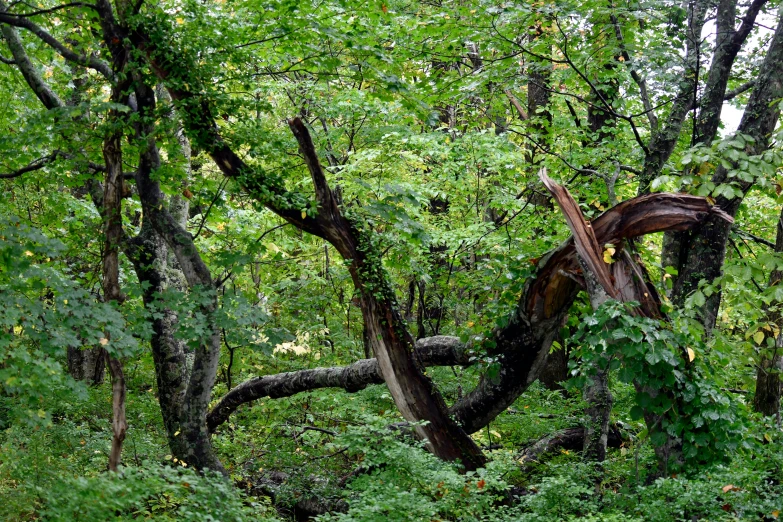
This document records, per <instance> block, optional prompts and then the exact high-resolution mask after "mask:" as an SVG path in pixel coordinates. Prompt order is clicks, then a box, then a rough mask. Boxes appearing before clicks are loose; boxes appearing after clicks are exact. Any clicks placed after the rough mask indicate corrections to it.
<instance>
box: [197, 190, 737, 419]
mask: <svg viewBox="0 0 783 522" xmlns="http://www.w3.org/2000/svg"><path fill="white" fill-rule="evenodd" d="M713 215H723V212H722V211H721V210H720V209H719V208H717V207H715V206H712V205H710V204H709V202H708V201H707V200H706V199H705V198H701V197H698V196H690V195H687V194H667V193H656V194H647V195H644V196H640V197H637V198H634V199H631V200H628V201H625V202H623V203H620V204H619V205H617V206H615V207H613V208H611V209H609V210H608V211H606V212H605V213H604V214H602V215H601V216H598V217H597V218H595V219H594V220H593V221H592V222H591V223H590V226H591V228H592V230H593V232H594V234H595V238H596V240H597V242H598V244H613V245H615V246H616V247H617V248H618V250H619V249H620V247H621V245H622V243H623V242H624V241H625V240H629V239H633V238H635V237H639V236H642V235H646V234H651V233H654V232H665V231H677V230H686V229H688V228H690V227H692V226H694V225H696V224H698V223H701V222H703V221H704V220H705V219H707V218H708V217H710V216H713ZM613 266H614V268H613V273H612V277H614V278H615V280H616V281H617V282H618V285H617V286H618V288H619V291H620V292H621V294H622V295H624V296H625V298H624V300H639V302H640V304H641V307H642V308H644V309H647V310H649V313H650V314H653V311H654V310H655V309H656V307H657V306H658V304H657V298H656V295H657V294H656V293H655V289H654V288H653V287H652V285H650V284H649V283H647V282H646V281H645V279H644V278H643V277H640V276H643V274H641V273H640V272H638V270H639V269H638V267H635V268H631V267H630V265H628V264H624V263H619V264H616V265H613ZM634 266H635V265H634ZM583 284H584V280H583V277H582V272H581V268H580V267H579V263H578V261H577V252H576V249H575V245H574V240H573V238H569V239H568V240H566V241H565V242H563V243H562V244H561V245H560V246H559V247H558V248H556V249H555V250H553V251H551V252H549V253H548V254H546V255H545V256H544V257H542V258H541V260H540V261H539V262H538V269H537V272H536V274H535V275H534V276H532V277H531V278H530V279H529V280H528V281H527V282H526V284H525V287H524V289H523V291H522V295H521V297H520V299H519V302H518V304H517V307H516V309H515V311H514V312H513V313H512V314H511V316H510V317H509V320H508V324H507V326H505V327H504V328H499V329H496V330H495V331H494V332H493V333H492V334H491V335H490V336H489V338H490V339H491V340H493V341H494V345H495V346H494V348H492V349H490V350H488V353H489V354H490V355H492V356H493V357H495V358H496V359H497V361H498V364H499V366H500V370H499V372H498V373H497V375H495V376H492V377H490V376H489V375H487V374H484V375H482V376H481V378H480V381H479V383H478V385H477V386H476V388H474V389H473V390H472V391H471V392H470V393H468V394H467V395H465V396H464V397H463V398H462V399H460V400H459V401H457V402H456V403H455V404H454V405H453V406H452V407H451V408H450V409H449V412H450V413H451V414H452V415H453V416H454V417H455V418H456V419H457V420H458V422H459V423H460V424H461V426H462V428H463V429H464V430H465V431H466V432H467V433H474V432H476V431H478V430H479V429H481V428H483V427H484V426H486V425H487V424H488V423H489V422H491V421H492V420H493V419H494V418H495V417H497V415H498V414H500V413H501V412H502V411H504V410H505V409H506V408H508V407H509V406H510V405H511V404H512V403H513V402H514V401H515V400H516V399H517V397H519V396H520V395H521V394H522V393H523V392H524V391H525V390H527V388H528V387H529V386H530V385H531V384H532V383H533V382H535V381H536V379H538V376H539V374H540V372H541V371H542V370H543V368H544V366H545V364H546V360H547V356H548V354H549V349H550V347H551V345H552V341H553V340H554V338H555V336H556V334H557V331H558V329H559V328H560V326H561V325H562V324H563V321H564V320H565V318H566V316H567V313H568V309H569V308H570V306H571V303H572V302H573V301H574V299H575V298H576V295H577V293H578V292H579V289H580V288H581V287H582V286H583ZM472 348H478V347H470V346H463V345H462V344H461V343H459V340H458V339H456V338H454V337H444V336H436V337H431V338H424V339H420V340H419V341H417V344H416V351H415V353H416V355H417V357H418V358H419V360H420V361H421V363H422V364H424V365H431V366H434V365H464V364H465V363H466V362H468V361H467V360H466V359H468V358H467V357H465V354H467V353H469V351H470V350H471V349H472ZM436 354H437V355H436ZM381 382H383V379H382V375H381V373H380V371H379V369H378V365H377V362H375V359H366V360H361V361H358V362H356V363H353V364H352V365H349V366H342V367H334V368H318V369H313V370H301V371H299V372H290V373H285V374H278V375H270V376H264V377H257V378H254V379H251V380H249V381H247V382H245V383H242V384H240V385H238V386H237V387H235V388H234V389H232V390H230V391H229V392H228V393H227V394H226V395H225V396H224V397H223V398H222V399H221V400H220V401H219V402H218V404H217V405H216V406H215V407H214V408H213V409H212V410H211V411H210V413H209V415H208V420H207V423H208V426H209V429H210V430H214V429H216V428H217V426H219V425H220V424H221V423H223V422H225V421H226V420H228V417H229V416H230V415H231V413H233V412H234V411H236V409H237V408H238V407H239V406H240V405H241V404H244V403H246V402H251V401H254V400H257V399H260V398H263V397H271V398H279V397H287V396H290V395H294V394H296V393H301V392H304V391H308V390H313V389H318V388H342V389H344V390H346V391H349V392H352V391H358V390H360V389H363V388H364V387H366V386H368V385H370V384H380V383H381Z"/></svg>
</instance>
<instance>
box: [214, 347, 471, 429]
mask: <svg viewBox="0 0 783 522" xmlns="http://www.w3.org/2000/svg"><path fill="white" fill-rule="evenodd" d="M416 355H417V357H418V359H419V361H420V362H421V363H422V364H424V365H425V366H452V365H460V366H468V365H470V364H473V361H471V359H470V356H469V354H468V350H467V349H466V347H465V345H464V344H463V343H462V342H460V340H459V339H458V338H457V337H448V336H443V335H438V336H435V337H427V338H424V339H420V340H418V341H417V342H416ZM383 382H384V380H383V376H382V375H381V370H380V368H379V366H378V361H377V360H376V359H362V360H359V361H356V362H355V363H353V364H350V365H348V366H337V367H334V368H315V369H312V370H299V371H296V372H287V373H279V374H276V375H266V376H264V377H256V378H254V379H250V380H249V381H245V382H243V383H242V384H240V385H239V386H237V387H235V388H233V389H232V390H230V391H229V392H228V393H227V394H226V395H224V396H223V398H222V399H220V401H219V402H218V403H217V405H215V407H214V408H212V410H211V411H210V412H209V415H208V416H207V426H208V427H209V431H215V429H216V428H217V427H218V426H220V425H221V424H223V423H224V422H226V421H227V420H228V418H229V416H230V415H231V414H232V413H233V412H234V411H236V409H237V408H238V407H239V406H241V405H242V404H245V403H247V402H251V401H254V400H257V399H261V398H263V397H270V398H272V399H278V398H280V397H290V396H292V395H296V394H297V393H301V392H305V391H310V390H315V389H319V388H342V389H343V390H345V391H347V392H349V393H353V392H357V391H359V390H363V389H364V388H366V387H367V386H369V385H371V384H383Z"/></svg>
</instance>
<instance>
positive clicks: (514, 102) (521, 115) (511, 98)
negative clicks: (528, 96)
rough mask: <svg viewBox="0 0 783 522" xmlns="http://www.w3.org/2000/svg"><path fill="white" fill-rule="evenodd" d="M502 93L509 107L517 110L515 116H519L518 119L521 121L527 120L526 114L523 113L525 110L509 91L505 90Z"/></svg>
mask: <svg viewBox="0 0 783 522" xmlns="http://www.w3.org/2000/svg"><path fill="white" fill-rule="evenodd" d="M503 92H504V93H506V96H508V99H509V101H510V102H511V105H513V106H514V108H515V109H516V110H517V115H518V116H519V119H520V120H522V121H525V120H527V119H528V115H527V112H525V109H524V108H523V107H522V104H521V103H519V100H517V97H516V96H514V95H513V94H512V93H511V90H510V89H505V90H504V91H503Z"/></svg>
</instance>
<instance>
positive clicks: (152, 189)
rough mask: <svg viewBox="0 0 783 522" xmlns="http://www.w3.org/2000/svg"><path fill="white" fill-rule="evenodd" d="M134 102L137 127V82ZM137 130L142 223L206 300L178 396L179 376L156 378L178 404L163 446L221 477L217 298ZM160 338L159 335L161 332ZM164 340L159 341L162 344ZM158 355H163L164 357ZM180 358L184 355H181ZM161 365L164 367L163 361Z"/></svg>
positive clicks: (142, 90) (149, 135)
mask: <svg viewBox="0 0 783 522" xmlns="http://www.w3.org/2000/svg"><path fill="white" fill-rule="evenodd" d="M135 91H136V100H137V103H138V107H139V112H140V116H141V117H142V121H145V120H144V118H149V119H147V120H146V121H150V120H151V116H152V115H153V114H154V110H155V96H154V92H153V90H152V88H150V87H149V86H147V85H144V84H143V83H141V82H140V81H139V80H137V81H136V85H135ZM146 125H148V126H149V127H146V126H140V127H139V128H138V129H137V134H138V137H139V138H141V137H146V140H147V143H146V148H143V149H142V152H141V155H140V158H139V168H138V171H137V175H136V185H137V188H138V191H139V196H140V199H141V201H142V208H143V211H144V216H145V221H147V220H149V221H150V222H151V224H152V227H153V228H154V229H155V232H156V233H157V234H158V235H160V236H161V237H162V238H163V239H164V240H165V241H166V245H167V246H168V248H169V249H171V251H173V252H174V255H175V256H176V259H177V263H178V265H179V268H180V269H181V270H182V273H183V275H184V277H185V279H186V280H187V282H188V285H189V286H190V288H191V289H192V290H195V291H200V292H205V293H206V296H207V299H203V300H201V304H200V305H199V308H200V310H199V311H200V312H201V314H203V316H204V318H205V321H206V322H207V324H206V325H205V330H206V332H207V333H206V335H205V336H204V337H203V338H202V339H201V340H200V342H199V345H198V347H197V348H196V350H195V355H194V359H193V367H192V369H191V370H190V375H189V378H188V380H187V384H186V387H185V391H184V393H181V395H180V389H181V387H180V386H181V384H180V382H179V376H180V375H181V373H180V372H181V370H179V369H176V370H174V371H172V372H171V374H170V375H162V374H163V373H164V372H165V369H163V368H162V369H161V370H160V371H159V372H158V378H159V382H160V379H161V377H170V378H171V380H172V381H173V382H172V384H174V385H175V386H176V388H175V389H174V390H172V391H171V392H170V394H171V395H176V396H177V397H178V398H180V400H181V402H180V403H179V405H178V408H177V410H178V411H177V413H178V415H177V417H176V421H178V422H176V421H174V420H173V419H171V420H170V421H169V422H167V426H171V427H174V426H175V425H177V423H178V426H179V429H178V430H177V431H176V432H174V433H173V434H172V433H171V432H169V441H170V443H171V444H172V452H173V453H174V454H175V455H177V457H178V458H179V459H180V460H182V461H184V462H186V463H188V464H190V465H192V466H195V467H197V468H200V469H203V468H209V469H215V470H219V471H223V466H222V464H221V463H220V461H219V460H218V459H217V456H216V455H215V454H214V451H213V449H212V444H211V442H210V439H209V430H208V429H207V425H206V416H207V411H208V409H209V402H210V399H211V394H212V387H213V386H214V384H215V378H216V376H217V368H218V362H219V358H220V345H221V343H220V332H219V329H218V328H217V325H216V323H215V311H216V310H217V293H216V292H215V288H214V283H213V280H212V276H211V274H210V271H209V269H208V268H207V266H206V264H205V263H204V261H203V260H202V259H201V256H200V254H199V252H198V249H197V248H196V246H195V244H194V242H193V237H192V235H191V234H190V233H189V232H188V231H187V230H185V229H184V228H183V227H182V226H181V225H180V223H178V222H177V220H176V219H175V218H174V216H173V215H172V214H171V213H170V212H169V211H168V209H167V205H166V201H165V197H164V196H163V193H162V192H161V190H160V186H159V185H158V183H157V182H156V181H152V179H151V177H150V175H151V173H152V172H154V171H155V170H157V169H158V168H159V167H160V157H159V154H158V149H157V146H156V144H155V141H154V137H153V136H154V133H153V131H154V128H153V127H152V125H154V124H149V123H148V124H146ZM161 333H164V332H161ZM163 339H165V338H161V339H160V340H163ZM162 348H164V349H165V350H166V351H173V352H174V353H173V354H172V355H174V356H175V358H176V359H175V361H176V363H177V364H179V363H180V361H181V360H182V359H181V358H180V357H179V349H178V348H175V347H172V346H169V347H162ZM161 355H165V352H164V353H162V354H161ZM183 355H184V354H183ZM165 362H166V363H168V362H170V361H168V360H165Z"/></svg>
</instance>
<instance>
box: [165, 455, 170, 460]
mask: <svg viewBox="0 0 783 522" xmlns="http://www.w3.org/2000/svg"><path fill="white" fill-rule="evenodd" d="M163 458H164V459H166V460H171V455H166V456H165V457H163Z"/></svg>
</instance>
